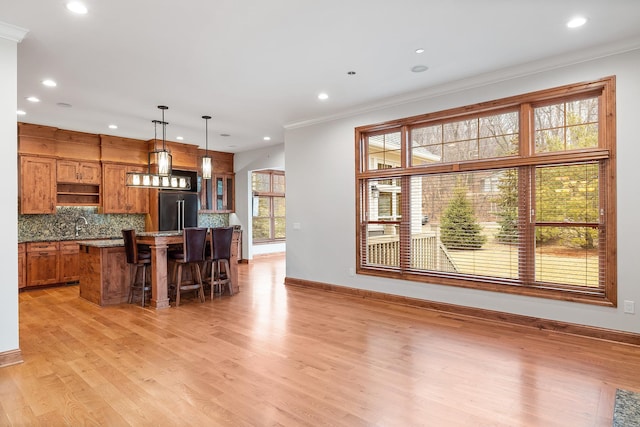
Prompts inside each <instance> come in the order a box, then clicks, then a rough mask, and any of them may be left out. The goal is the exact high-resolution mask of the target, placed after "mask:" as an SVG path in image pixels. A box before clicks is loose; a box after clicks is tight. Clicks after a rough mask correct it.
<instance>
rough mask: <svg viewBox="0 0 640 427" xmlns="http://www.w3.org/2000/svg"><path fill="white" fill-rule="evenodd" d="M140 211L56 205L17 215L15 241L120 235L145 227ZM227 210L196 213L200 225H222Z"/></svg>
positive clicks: (142, 229)
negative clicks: (44, 211) (51, 211)
mask: <svg viewBox="0 0 640 427" xmlns="http://www.w3.org/2000/svg"><path fill="white" fill-rule="evenodd" d="M80 217H84V218H86V219H87V224H86V225H85V224H84V221H80V222H79V224H80V227H81V230H80V233H79V236H78V237H76V236H75V224H76V220H77V219H78V218H80ZM144 222H145V215H143V214H136V215H131V214H100V213H98V208H97V207H95V206H58V208H57V211H56V214H50V215H18V241H19V242H35V241H45V240H74V239H99V238H110V237H122V230H123V229H127V228H133V229H135V230H136V231H138V232H140V231H145V229H144ZM228 224H229V215H228V214H199V215H198V226H200V227H225V226H227V225H228Z"/></svg>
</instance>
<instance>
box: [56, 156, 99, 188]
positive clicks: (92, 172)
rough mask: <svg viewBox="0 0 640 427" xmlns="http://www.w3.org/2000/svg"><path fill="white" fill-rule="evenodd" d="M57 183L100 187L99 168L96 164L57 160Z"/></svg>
mask: <svg viewBox="0 0 640 427" xmlns="http://www.w3.org/2000/svg"><path fill="white" fill-rule="evenodd" d="M57 174H58V183H59V184H60V183H64V184H94V185H100V181H101V179H100V178H101V168H100V163H98V162H78V161H75V160H58V163H57Z"/></svg>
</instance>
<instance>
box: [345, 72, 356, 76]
mask: <svg viewBox="0 0 640 427" xmlns="http://www.w3.org/2000/svg"><path fill="white" fill-rule="evenodd" d="M347 74H348V75H350V76H355V75H356V72H355V71H347Z"/></svg>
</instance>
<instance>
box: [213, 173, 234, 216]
mask: <svg viewBox="0 0 640 427" xmlns="http://www.w3.org/2000/svg"><path fill="white" fill-rule="evenodd" d="M213 185H214V188H213V210H214V211H215V212H220V213H224V212H233V211H234V210H235V207H234V189H233V186H234V178H233V175H216V176H214V177H213Z"/></svg>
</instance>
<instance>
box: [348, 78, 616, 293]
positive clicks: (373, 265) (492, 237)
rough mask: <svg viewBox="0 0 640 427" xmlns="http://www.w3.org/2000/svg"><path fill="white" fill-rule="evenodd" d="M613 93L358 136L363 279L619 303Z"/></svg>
mask: <svg viewBox="0 0 640 427" xmlns="http://www.w3.org/2000/svg"><path fill="white" fill-rule="evenodd" d="M614 86H615V79H614V78H613V77H611V78H606V79H602V80H599V81H596V82H589V83H582V84H575V85H571V86H566V87H561V88H555V89H549V90H545V91H541V92H536V93H531V94H526V95H521V96H516V97H512V98H509V99H503V100H497V101H491V102H487V103H483V104H478V105H472V106H465V107H461V108H457V109H453V110H448V111H442V112H438V113H432V114H427V115H424V116H419V117H411V118H407V119H402V120H397V121H395V122H393V123H392V124H389V125H387V124H382V125H372V126H364V127H361V128H358V129H356V135H357V136H356V151H357V155H358V159H359V165H358V169H357V171H356V179H357V182H358V190H357V200H358V203H357V221H358V227H357V230H358V236H357V238H358V242H359V245H358V254H357V261H358V264H357V265H358V268H357V270H358V273H359V274H372V275H376V276H385V277H391V278H401V279H404V280H415V281H423V282H428V283H436V284H443V285H453V286H466V287H472V288H479V289H486V290H492V291H500V292H511V293H519V294H525V295H533V296H541V297H548V298H557V299H563V300H570V301H579V302H586V303H594V304H601V305H616V258H615V254H616V226H615V225H616V224H615V99H614V93H615V87H614Z"/></svg>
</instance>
